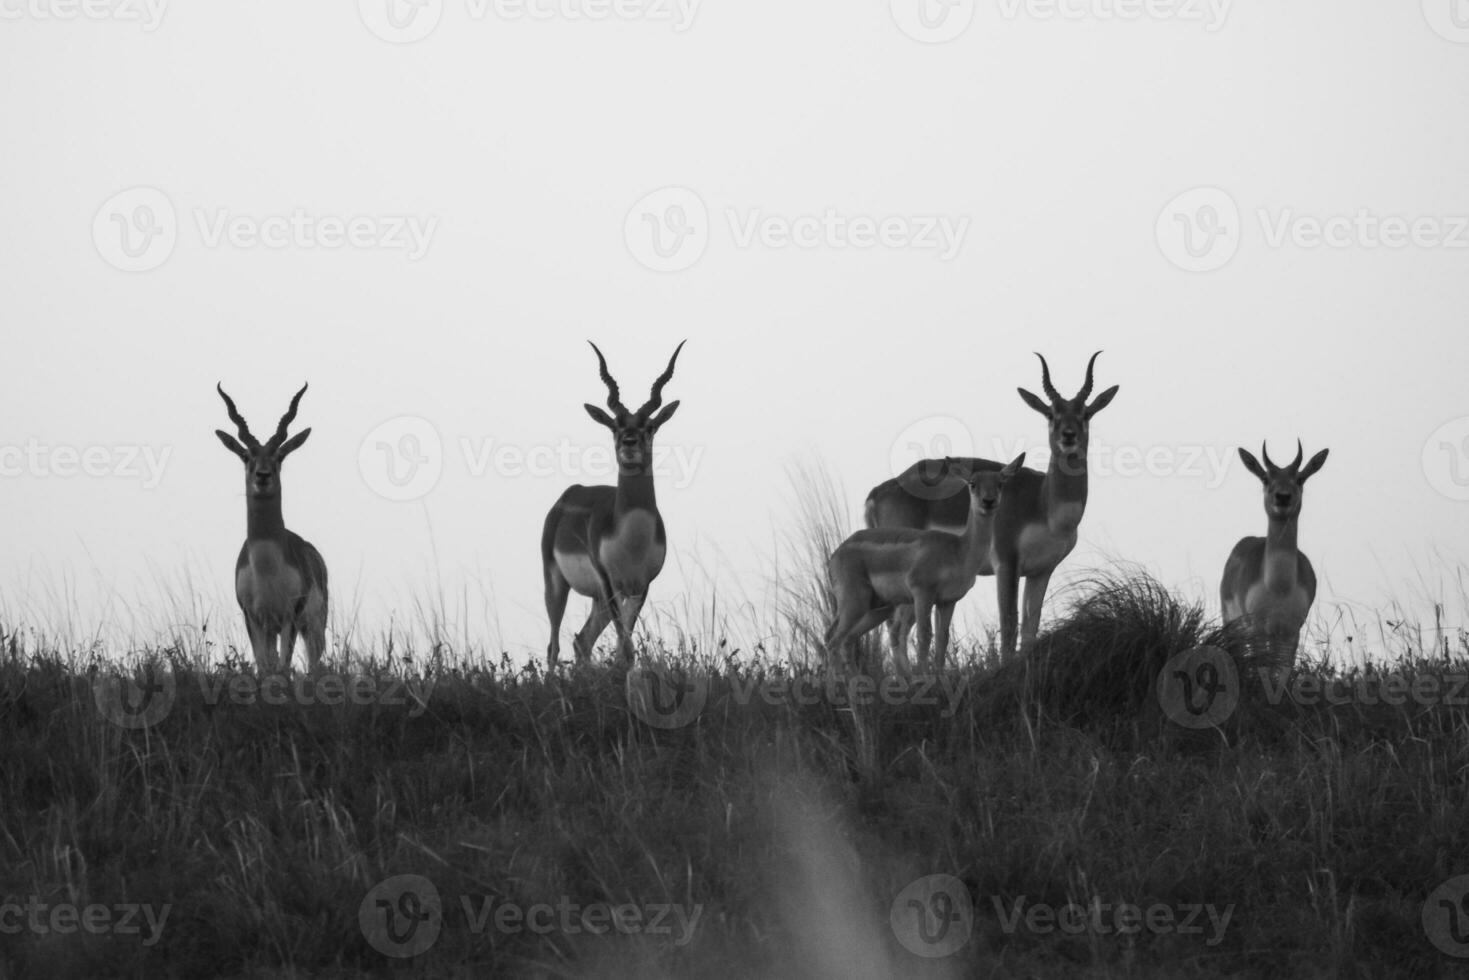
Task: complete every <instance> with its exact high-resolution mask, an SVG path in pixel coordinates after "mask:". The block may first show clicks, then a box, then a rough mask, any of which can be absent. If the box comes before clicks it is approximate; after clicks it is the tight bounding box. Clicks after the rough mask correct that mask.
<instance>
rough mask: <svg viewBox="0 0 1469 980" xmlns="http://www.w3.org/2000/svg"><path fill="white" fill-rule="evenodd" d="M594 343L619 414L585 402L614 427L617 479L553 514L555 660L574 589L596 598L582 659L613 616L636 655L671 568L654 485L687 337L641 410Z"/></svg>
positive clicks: (549, 530)
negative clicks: (640, 623) (661, 580)
mask: <svg viewBox="0 0 1469 980" xmlns="http://www.w3.org/2000/svg"><path fill="white" fill-rule="evenodd" d="M588 343H591V342H590V341H588ZM685 343H686V341H685ZM591 346H592V350H594V351H596V353H597V364H598V367H599V369H600V371H601V374H602V382H603V383H604V384H605V385H606V386H607V407H608V408H609V409H611V410H612V414H611V415H608V414H607V413H606V412H604V411H602V409H600V408H598V407H597V406H595V405H586V406H584V407H585V408H586V410H587V414H588V415H590V416H591V417H592V419H593V420H594V421H596V422H598V423H599V424H601V425H604V426H606V427H607V428H608V429H610V430H612V444H613V449H614V451H615V453H616V457H617V486H615V487H608V486H598V487H585V486H581V485H580V484H577V485H575V486H571V487H568V488H567V490H566V492H565V493H563V494H562V495H561V497H560V498H559V499H558V500H557V501H556V503H555V504H554V505H553V506H552V507H551V511H550V513H548V514H547V515H546V524H545V528H544V530H543V531H542V534H541V568H542V572H543V574H544V577H545V585H546V614H547V616H548V617H549V618H550V620H551V642H550V645H549V646H548V647H547V649H546V656H547V661H548V662H549V663H550V665H551V666H555V664H556V661H557V659H558V657H559V656H560V653H561V619H562V617H563V616H564V615H565V614H566V600H567V598H568V597H569V596H570V595H571V592H572V590H573V589H574V590H576V591H577V592H578V593H580V594H581V595H584V596H590V597H591V599H592V611H591V613H590V614H589V615H588V616H587V621H586V623H585V625H583V626H582V628H581V631H580V632H578V633H577V634H576V638H575V640H574V641H573V643H572V646H573V648H574V649H575V651H576V659H577V662H578V663H581V662H585V661H586V660H587V659H589V658H590V657H591V655H592V647H593V646H594V645H595V644H596V642H597V638H598V637H599V636H601V635H602V631H603V630H605V629H606V628H607V624H608V623H613V624H615V626H616V628H617V645H618V650H619V651H620V652H621V654H622V656H623V657H624V658H625V659H626V660H627V661H628V662H631V661H632V659H633V644H632V631H633V627H634V626H635V625H636V624H637V620H638V613H640V612H641V611H642V608H643V603H644V602H645V601H646V600H647V598H648V587H649V586H650V585H651V584H652V582H653V580H654V579H655V578H657V577H658V573H659V572H661V571H662V570H663V558H664V555H665V554H666V552H667V550H668V540H667V537H666V535H665V533H664V529H663V516H662V515H661V514H659V513H658V502H657V498H656V497H655V495H654V492H653V436H654V435H655V434H656V433H657V432H658V430H659V429H660V428H662V427H663V424H664V423H666V422H667V421H668V420H669V419H671V418H672V417H673V413H674V412H675V411H677V410H678V404H679V403H678V402H677V401H673V402H669V403H668V405H666V406H664V405H663V386H664V385H666V384H668V381H669V379H670V378H672V377H673V368H674V365H675V364H676V363H677V362H678V354H679V351H681V350H683V343H680V344H679V345H678V347H676V348H674V351H673V356H672V357H670V358H669V359H668V367H667V368H666V369H664V371H663V373H662V374H660V375H659V376H658V379H657V380H656V381H654V382H653V389H652V393H651V394H650V395H649V396H648V400H647V401H646V402H644V403H643V407H642V408H639V409H638V410H637V411H636V412H630V411H628V410H627V406H625V405H623V404H622V398H621V396H620V394H619V393H618V388H617V382H616V381H615V380H613V378H612V374H611V373H610V372H609V371H608V370H607V359H606V358H605V357H603V356H602V351H601V350H600V349H598V347H597V345H596V344H592V345H591ZM660 409H661V410H660Z"/></svg>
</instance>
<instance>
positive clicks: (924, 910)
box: [888, 875, 974, 959]
mask: <svg viewBox="0 0 1469 980" xmlns="http://www.w3.org/2000/svg"><path fill="white" fill-rule="evenodd" d="M888 922H889V924H890V925H891V926H892V929H893V935H895V936H897V937H898V942H900V943H902V944H903V948H904V949H906V950H908V952H910V953H913V954H914V955H915V956H922V957H924V958H926V959H938V958H941V957H944V956H952V955H953V954H955V953H957V952H958V951H959V950H960V949H962V948H963V947H964V944H965V943H967V942H969V936H970V934H971V933H973V931H974V903H973V902H972V901H971V900H970V898H969V889H968V888H966V887H965V886H964V882H962V881H960V880H959V879H958V878H955V877H954V876H953V875H929V876H928V877H926V878H920V879H918V880H917V881H915V882H913V883H912V884H911V885H909V886H908V887H907V888H904V889H903V890H902V891H901V892H899V893H898V897H897V898H895V899H893V904H892V907H891V908H890V909H889V910H888Z"/></svg>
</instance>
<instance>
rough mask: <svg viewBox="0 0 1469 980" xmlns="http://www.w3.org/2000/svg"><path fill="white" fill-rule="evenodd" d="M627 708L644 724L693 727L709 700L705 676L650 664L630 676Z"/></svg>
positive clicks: (632, 672) (628, 673)
mask: <svg viewBox="0 0 1469 980" xmlns="http://www.w3.org/2000/svg"><path fill="white" fill-rule="evenodd" d="M626 688H627V706H628V709H629V710H630V711H632V713H633V714H634V715H635V716H636V717H637V718H638V719H640V720H641V721H642V722H643V723H644V724H646V725H650V726H652V727H653V728H662V729H668V730H671V729H675V728H683V727H684V726H685V725H688V724H691V723H692V722H693V721H694V719H695V718H698V717H699V714H700V712H702V711H703V710H704V704H705V702H706V701H708V700H709V678H708V677H707V676H706V675H704V674H694V675H690V674H689V672H688V671H685V670H678V669H674V668H671V667H667V666H665V665H663V664H651V665H649V666H646V667H636V668H634V669H632V670H629V671H628V672H627V684H626Z"/></svg>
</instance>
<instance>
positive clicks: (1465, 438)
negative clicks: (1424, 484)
mask: <svg viewBox="0 0 1469 980" xmlns="http://www.w3.org/2000/svg"><path fill="white" fill-rule="evenodd" d="M1423 475H1424V476H1426V477H1427V478H1428V485H1429V486H1431V487H1433V489H1435V490H1437V491H1438V492H1439V493H1441V494H1443V495H1444V496H1445V497H1448V498H1449V499H1450V500H1469V415H1466V416H1461V417H1459V418H1456V419H1450V420H1449V421H1448V422H1445V423H1444V424H1443V425H1441V426H1439V427H1438V428H1437V429H1435V430H1434V432H1433V435H1431V436H1429V437H1428V441H1427V442H1425V443H1424V444H1423Z"/></svg>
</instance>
